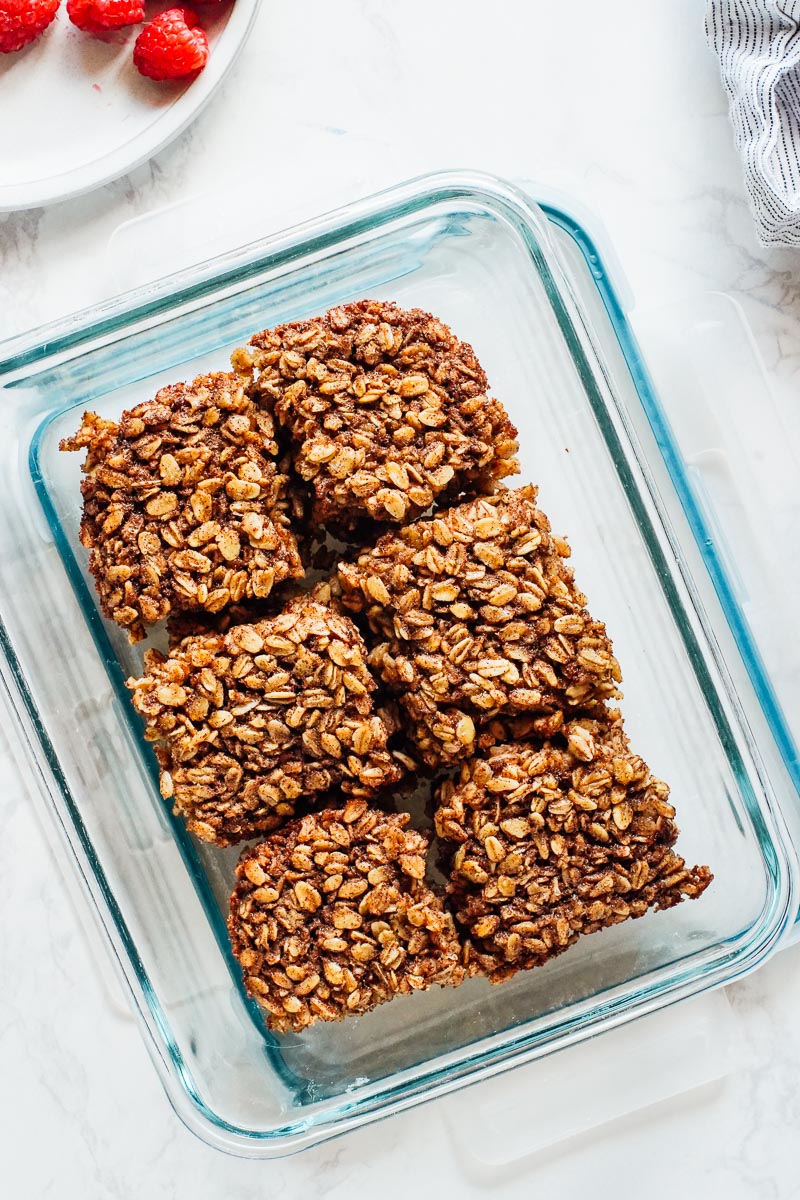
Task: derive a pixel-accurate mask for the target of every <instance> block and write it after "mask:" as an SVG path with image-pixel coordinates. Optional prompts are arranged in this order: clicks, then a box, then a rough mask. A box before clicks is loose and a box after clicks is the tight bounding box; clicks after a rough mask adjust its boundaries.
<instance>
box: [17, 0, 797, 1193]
mask: <svg viewBox="0 0 800 1200" xmlns="http://www.w3.org/2000/svg"><path fill="white" fill-rule="evenodd" d="M701 7H702V6H701V5H699V4H697V3H696V2H695V0H671V2H670V3H668V4H664V3H662V2H661V0H607V2H606V3H605V4H597V3H596V2H594V0H572V3H571V4H569V5H555V4H545V3H544V2H543V0H514V2H512V0H507V2H506V3H500V4H495V5H486V4H481V3H477V0H462V2H461V3H460V4H458V5H455V4H453V3H449V2H447V0H440V3H438V4H437V3H436V2H435V0H403V3H399V4H396V5H394V6H389V5H386V4H381V3H378V2H377V0H375V2H371V0H361V2H358V0H340V2H339V3H338V4H327V5H324V4H322V3H320V2H319V0H309V2H308V3H306V4H302V5H300V4H293V5H292V4H281V3H279V2H278V0H264V3H263V4H262V9H261V13H260V16H259V19H258V23H257V25H256V28H255V30H254V32H253V35H252V38H251V40H250V42H249V44H248V46H247V48H246V50H245V52H244V54H243V56H242V58H241V59H240V61H239V63H238V66H237V68H236V69H235V71H234V72H233V74H232V76H231V77H230V78H229V80H228V81H227V83H226V84H225V85H224V87H223V89H222V90H221V92H220V93H219V94H218V95H217V97H216V98H215V100H214V101H213V103H212V105H211V106H210V107H209V108H208V109H207V110H206V111H205V112H204V113H203V114H202V115H201V117H200V118H199V120H198V121H197V122H196V124H195V125H194V126H193V127H192V128H191V129H190V130H189V131H188V132H187V133H185V134H184V135H183V136H182V137H181V138H180V139H179V140H178V141H177V142H176V143H174V145H173V146H172V147H170V148H169V149H167V150H166V151H164V152H163V153H162V154H160V155H159V156H158V158H156V159H155V160H154V161H153V162H151V163H150V164H149V165H147V166H144V167H141V168H139V169H137V170H136V171H134V172H133V173H132V174H131V175H130V176H128V177H126V178H124V179H121V180H119V181H118V182H117V183H114V184H112V185H110V186H108V187H106V188H104V189H102V190H101V191H98V192H96V193H94V194H93V195H90V196H86V197H83V198H81V199H78V200H75V201H71V202H67V203H64V204H61V205H58V206H55V207H53V208H50V209H47V210H37V211H31V212H27V213H23V214H20V215H11V216H6V217H0V338H3V337H8V336H11V335H12V334H14V333H17V332H21V331H23V330H25V329H27V328H29V327H32V326H34V325H37V324H39V323H41V322H43V321H46V320H50V319H52V318H54V317H57V316H59V315H62V314H64V313H66V312H69V311H72V310H74V309H76V308H79V307H83V306H84V305H86V304H89V303H92V302H94V301H96V300H97V299H99V298H101V297H102V296H103V295H106V294H109V293H110V292H112V291H114V290H118V289H119V288H120V287H121V286H124V285H127V284H129V283H131V282H137V281H139V278H140V277H141V272H142V270H147V269H150V264H149V262H148V260H147V256H146V254H144V255H142V256H141V257H140V258H139V259H138V262H136V263H134V262H132V261H131V259H130V256H129V255H127V254H126V252H125V248H126V246H127V245H130V244H131V243H130V242H129V241H127V240H126V239H125V238H117V239H115V240H114V241H113V243H112V245H111V248H110V249H109V238H110V237H111V235H112V234H113V232H114V230H115V229H116V228H117V227H118V226H119V225H120V224H122V223H123V222H126V221H130V220H131V219H132V218H135V217H138V216H140V215H142V214H145V213H147V212H149V211H150V210H153V209H157V208H160V207H162V206H165V205H171V204H174V203H176V202H179V201H184V200H186V199H187V198H194V197H208V209H209V215H210V216H211V217H213V221H211V222H210V223H209V227H213V233H212V234H211V235H208V236H211V238H212V241H211V249H213V250H218V249H220V248H222V245H223V244H224V241H223V242H220V239H221V238H222V239H224V238H226V237H228V236H230V239H231V241H241V240H242V236H241V235H242V234H246V236H248V237H249V236H251V235H254V234H256V233H268V232H270V231H272V230H273V229H276V228H280V227H281V226H283V225H286V224H288V223H291V222H292V221H293V220H295V219H299V218H301V217H302V216H304V215H310V214H312V213H314V212H318V211H321V210H322V209H324V208H328V207H331V206H332V205H333V204H335V203H337V202H343V201H347V200H349V199H352V198H355V197H356V196H359V195H363V194H366V193H368V192H371V191H375V190H377V189H378V188H379V187H381V186H383V185H385V184H389V183H391V182H396V181H399V180H401V179H404V178H408V177H410V176H413V175H416V174H419V173H421V172H424V171H427V170H433V169H438V168H444V167H454V166H467V167H474V168H478V169H481V170H485V171H490V172H494V173H496V174H498V175H501V176H505V177H507V178H509V179H516V180H537V181H539V182H540V183H541V184H544V185H546V186H548V187H555V188H558V189H561V190H562V191H564V192H566V193H569V194H571V195H572V196H574V197H575V198H577V200H579V201H580V202H581V203H582V204H583V205H584V206H585V207H587V208H589V209H591V210H593V211H594V212H595V213H596V214H597V215H598V216H599V218H600V219H601V220H602V222H603V223H604V224H605V227H606V229H607V231H608V233H609V235H610V238H611V240H612V241H613V243H614V245H615V247H616V251H617V255H618V258H619V260H620V262H621V264H622V265H623V268H624V272H625V274H626V276H627V279H628V281H629V283H630V286H631V288H632V291H633V293H634V295H635V298H636V303H637V312H639V311H641V312H644V313H645V314H646V313H647V311H648V310H652V309H655V308H657V307H659V306H661V305H664V304H667V303H680V302H682V300H683V298H684V297H686V296H690V295H692V296H695V295H697V294H699V293H701V292H705V291H708V290H721V291H724V292H727V293H730V294H731V295H733V296H734V297H736V298H737V299H738V300H740V301H741V302H742V304H743V306H744V308H745V311H746V313H747V316H748V319H749V321H750V324H751V326H752V327H753V330H754V334H755V337H756V342H757V346H758V349H759V351H760V353H761V355H762V357H763V359H764V362H765V364H766V367H767V371H768V377H769V384H770V387H771V388H772V390H773V394H774V396H775V399H776V403H777V404H778V406H779V407H780V408H781V410H782V412H783V414H784V416H785V418H786V419H787V420H788V421H793V423H794V424H795V425H796V423H797V419H798V415H800V414H798V405H797V400H796V395H795V394H794V393H795V392H796V382H797V375H798V371H799V370H800V255H798V254H797V253H796V252H782V251H769V252H768V251H764V250H762V249H760V248H759V247H758V245H757V242H756V238H755V233H754V230H753V225H752V223H751V220H750V217H749V213H748V210H747V206H746V202H745V198H744V191H743V186H742V181H741V175H740V170H739V163H738V160H737V157H736V154H735V151H734V147H733V142H732V134H731V130H730V127H729V125H728V122H727V118H726V111H725V101H724V97H723V94H722V91H721V88H720V85H719V81H718V76H717V72H716V66H715V63H714V61H713V59H712V58H711V56H710V54H709V53H708V52H707V50H706V48H705V43H704V39H703V36H702V28H701V23H702V15H701ZM220 188H222V189H223V191H222V193H221V194H220ZM244 190H246V191H247V192H248V193H249V194H250V196H251V197H253V196H257V198H258V216H257V218H254V217H253V212H254V208H253V205H252V203H251V204H250V205H249V206H248V209H247V211H248V217H247V223H246V228H245V225H244V224H242V223H237V222H236V221H233V222H231V221H230V220H222V219H221V218H222V216H223V215H226V216H228V217H231V216H233V215H234V210H235V206H236V196H237V193H241V192H242V191H244ZM223 210H224V212H223ZM190 211H191V212H192V213H194V214H196V212H197V206H196V205H195V206H193V207H191V210H190ZM254 219H255V221H256V224H257V225H258V228H254V227H253V222H254ZM232 227H233V228H234V229H235V235H234V234H231V235H228V234H226V233H225V232H224V230H225V229H230V228H232ZM144 229H145V230H146V227H144ZM220 231H222V232H220ZM214 239H216V240H214ZM208 249H209V246H208V244H206V245H205V246H204V245H203V238H202V236H201V235H200V233H199V231H198V228H197V225H196V221H195V222H194V223H193V221H192V220H187V222H186V224H185V227H184V236H183V238H182V245H179V246H178V247H177V249H176V251H175V253H176V255H177V259H176V261H175V262H173V261H172V260H169V261H165V262H164V263H163V267H164V269H169V268H170V267H173V266H175V265H177V262H178V261H180V258H181V257H183V258H185V259H187V260H191V259H192V258H199V257H204V256H205V253H207V252H208ZM143 262H144V264H145V266H144V267H143V266H142V263H143ZM137 272H138V273H139V274H138V276H137ZM23 774H24V771H23ZM0 814H2V826H3V837H2V839H0V896H2V909H1V910H0V911H1V912H2V917H1V918H0V979H2V986H0V1130H2V1136H1V1137H0V1146H2V1152H3V1171H2V1178H3V1185H4V1186H3V1191H4V1194H7V1195H8V1196H9V1197H14V1200H39V1198H40V1197H45V1196H54V1197H58V1200H72V1198H73V1197H74V1200H94V1198H95V1197H97V1198H98V1200H100V1198H102V1200H122V1198H128V1197H130V1198H131V1200H140V1197H143V1196H147V1197H148V1200H168V1198H172V1197H184V1196H186V1197H188V1196H192V1197H194V1198H196V1200H211V1198H217V1197H219V1198H222V1197H224V1200H239V1198H244V1197H246V1196H247V1197H250V1196H253V1195H260V1196H261V1195H263V1196H267V1195H269V1196H270V1197H281V1196H286V1197H296V1196H297V1197H299V1196H304V1197H308V1198H309V1200H312V1198H313V1197H316V1196H320V1197H322V1196H326V1197H327V1196H330V1197H345V1196H352V1195H355V1194H364V1193H366V1192H367V1191H374V1192H375V1193H376V1194H381V1195H383V1196H385V1197H386V1198H387V1200H393V1198H394V1197H401V1196H402V1197H404V1196H407V1195H414V1196H419V1197H428V1196H430V1197H434V1196H438V1195H439V1194H448V1195H449V1194H454V1195H459V1196H465V1197H467V1196H469V1197H472V1196H481V1195H491V1194H495V1195H502V1196H504V1197H505V1196H508V1197H516V1196H520V1197H522V1196H529V1195H530V1194H532V1192H533V1191H534V1190H536V1191H537V1192H540V1193H545V1194H546V1193H549V1194H552V1195H555V1196H558V1197H559V1200H567V1198H569V1197H573V1196H574V1197H578V1196H583V1195H586V1194H592V1195H595V1196H601V1197H606V1196H608V1197H614V1198H615V1200H617V1198H619V1197H628V1196H631V1197H633V1196H639V1195H641V1194H646V1195H647V1196H648V1197H649V1198H650V1200H660V1198H661V1197H663V1198H664V1200H666V1198H667V1197H670V1198H671V1197H673V1196H674V1195H675V1194H676V1191H680V1192H684V1193H685V1194H688V1195H690V1196H696V1195H701V1194H707V1195H710V1196H713V1197H716V1196H725V1197H726V1200H738V1198H739V1197H742V1198H745V1197H747V1198H748V1200H749V1198H751V1197H764V1198H767V1197H769V1198H774V1197H779V1198H783V1197H791V1196H797V1195H800V1019H798V1014H800V947H795V948H794V949H790V950H787V951H784V952H783V953H782V954H781V955H780V956H778V957H776V958H775V959H773V960H772V961H771V962H770V963H769V964H768V965H767V966H766V967H764V968H762V969H761V970H760V971H758V972H757V973H756V974H755V975H753V976H751V977H750V978H749V979H747V980H745V981H743V982H741V983H738V984H736V985H733V986H732V987H730V988H729V989H728V992H727V995H728V998H729V1001H730V1006H731V1010H732V1016H733V1025H732V1028H733V1030H734V1040H735V1041H736V1043H737V1046H736V1047H735V1050H736V1053H734V1054H733V1056H732V1058H731V1059H730V1064H732V1066H733V1069H732V1070H726V1071H724V1072H722V1078H720V1079H718V1080H717V1082H713V1083H709V1084H706V1085H704V1086H702V1087H699V1088H695V1089H693V1090H691V1091H689V1092H683V1093H682V1094H679V1095H676V1096H673V1097H672V1098H671V1099H668V1100H665V1101H662V1102H660V1103H657V1104H653V1105H651V1106H650V1107H648V1108H645V1109H642V1110H640V1111H638V1112H636V1113H635V1114H634V1115H633V1116H628V1117H624V1118H620V1119H616V1120H612V1121H610V1122H606V1123H603V1124H600V1125H595V1127H594V1128H593V1129H591V1130H590V1131H589V1132H584V1133H582V1134H580V1135H578V1136H574V1137H570V1138H568V1139H565V1140H561V1141H559V1142H558V1143H557V1144H556V1145H554V1146H551V1147H550V1148H548V1149H546V1150H543V1151H541V1152H539V1153H537V1154H533V1155H528V1156H527V1157H523V1158H521V1159H519V1160H518V1161H515V1162H513V1163H511V1164H509V1165H506V1166H502V1167H499V1168H497V1167H490V1166H487V1165H485V1162H482V1161H481V1160H482V1158H483V1157H485V1156H482V1155H481V1154H480V1153H473V1151H472V1149H471V1147H470V1145H469V1139H466V1140H465V1139H461V1140H459V1138H458V1137H457V1136H455V1137H454V1136H453V1130H454V1128H456V1129H457V1127H458V1124H459V1113H463V1111H464V1110H463V1108H462V1109H459V1107H458V1105H457V1104H454V1101H453V1100H452V1099H446V1100H443V1101H439V1102H437V1103H435V1104H432V1105H427V1106H423V1107H422V1108H420V1109H417V1110H414V1111H412V1112H410V1113H407V1114H404V1115H402V1116H400V1117H397V1118H394V1119H392V1120H390V1121H387V1122H384V1123H382V1124H379V1125H375V1126H371V1127H369V1128H367V1129H366V1130H363V1131H361V1132H358V1133H356V1134H352V1135H350V1136H348V1137H346V1138H344V1139H342V1140H339V1141H337V1142H334V1143H331V1144H328V1145H326V1146H323V1147H320V1148H317V1149H314V1150H311V1151H308V1152H306V1153H304V1154H302V1155H300V1156H298V1157H295V1158H292V1159H285V1160H281V1161H273V1162H247V1161H242V1160H236V1159H232V1158H227V1157H225V1156H224V1155H222V1154H220V1153H219V1152H217V1151H214V1150H212V1149H209V1148H208V1147H207V1146H205V1145H203V1144H202V1143H201V1142H199V1141H198V1140H196V1139H195V1138H194V1137H193V1136H192V1135H191V1134H189V1133H188V1132H187V1131H186V1130H185V1129H184V1128H183V1126H182V1125H181V1124H180V1123H179V1121H178V1120H177V1118H176V1117H175V1116H174V1115H173V1113H172V1111H171V1110H170V1107H169V1104H168V1102H167V1100H166V1097H165V1095H164V1093H163V1091H162V1089H161V1085H160V1083H159V1081H158V1079H157V1077H156V1074H155V1072H154V1070H153V1068H152V1066H151V1064H150V1061H149V1059H148V1056H147V1053H146V1051H145V1048H144V1046H143V1044H142V1042H141V1040H140V1037H139V1034H138V1032H137V1030H136V1027H135V1026H134V1024H133V1022H132V1020H131V1019H130V1017H129V1016H128V1015H127V1013H126V1011H125V1009H124V1006H123V1005H122V1004H121V1002H118V1001H115V1000H114V999H113V996H112V992H110V991H109V988H108V986H107V984H106V983H105V982H104V980H103V972H102V970H101V969H100V967H99V959H100V955H101V954H102V951H101V950H100V949H99V948H98V945H97V939H96V935H94V934H89V935H88V936H87V934H86V933H85V931H84V922H83V919H82V914H80V913H78V912H77V911H76V910H75V909H74V908H73V906H72V904H71V902H70V901H69V899H68V897H67V892H66V890H65V886H64V883H63V881H62V879H61V876H60V873H59V871H58V869H57V868H55V869H54V868H53V852H52V850H51V849H50V848H49V843H48V841H47V840H46V838H45V836H44V833H43V830H42V828H41V826H40V823H39V821H40V818H39V816H38V815H37V809H36V808H35V807H34V806H32V805H31V803H30V801H29V799H28V797H27V794H26V791H25V788H24V781H23V779H22V777H21V775H20V774H19V773H18V769H17V768H16V767H15V766H14V764H13V763H12V760H11V758H10V755H9V754H8V753H7V752H6V753H3V752H2V750H0ZM686 1019H687V1018H686V1016H685V1015H684V1014H683V1012H682V1010H681V1008H677V1009H674V1010H672V1011H671V1012H670V1014H669V1022H670V1025H669V1036H674V1037H675V1038H679V1037H680V1031H681V1024H682V1022H683V1021H685V1020H686ZM586 1061H587V1063H588V1061H589V1060H588V1059H587V1060H586ZM575 1064H576V1078H577V1079H580V1078H581V1074H580V1073H581V1062H580V1060H579V1059H577V1058H576V1059H575ZM469 1095H471V1096H475V1097H476V1103H477V1102H479V1101H478V1097H479V1092H478V1091H473V1092H471V1093H469ZM462 1103H463V1101H462Z"/></svg>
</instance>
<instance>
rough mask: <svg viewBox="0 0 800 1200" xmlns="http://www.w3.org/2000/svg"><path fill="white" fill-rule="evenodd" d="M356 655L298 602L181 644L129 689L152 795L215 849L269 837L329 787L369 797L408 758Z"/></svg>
mask: <svg viewBox="0 0 800 1200" xmlns="http://www.w3.org/2000/svg"><path fill="white" fill-rule="evenodd" d="M365 659H366V648H365V646H364V643H363V641H362V639H361V635H360V634H359V633H358V630H357V629H356V627H355V626H354V624H353V622H352V621H351V620H350V619H349V617H346V616H341V615H339V614H337V613H334V612H332V611H331V610H330V609H328V608H325V607H324V606H323V605H321V604H318V603H317V602H316V601H314V600H311V599H309V598H306V597H300V598H297V599H295V600H293V601H291V602H290V603H289V604H288V605H287V607H286V608H285V610H284V611H283V612H281V613H279V614H278V615H277V616H275V617H270V618H266V619H265V620H263V621H257V622H255V623H254V624H251V625H235V626H233V627H231V628H230V629H228V630H227V632H224V633H222V632H221V633H205V634H196V635H192V634H190V635H189V636H188V637H186V638H185V639H184V640H183V641H182V642H181V643H179V644H178V645H177V646H174V647H173V648H172V649H171V650H170V653H169V657H166V658H165V657H164V655H163V654H161V653H160V652H159V651H156V650H149V651H148V652H147V653H146V654H145V661H144V667H145V673H144V675H143V676H142V677H141V678H138V679H129V680H128V687H129V688H130V689H131V692H132V694H133V704H134V707H135V708H136V710H137V712H138V713H140V714H141V716H143V717H144V719H145V721H146V723H147V729H146V737H147V738H148V740H151V741H154V742H156V743H157V755H158V759H159V762H160V764H161V792H162V795H163V796H164V798H165V799H171V800H172V801H173V803H174V805H175V811H176V813H179V814H181V815H182V816H183V817H184V818H185V819H186V822H187V825H188V828H189V830H190V831H191V832H192V833H194V834H196V835H197V836H198V837H200V838H202V839H203V840H204V841H208V842H216V843H217V845H220V846H225V845H230V844H232V843H234V842H238V841H242V840H244V839H245V838H250V837H253V836H257V835H259V834H263V833H266V832H268V831H269V830H272V829H275V828H277V827H278V826H280V825H281V824H283V823H284V822H285V821H287V820H288V819H289V818H290V817H292V816H293V815H294V814H295V811H296V809H297V807H298V806H299V805H301V803H303V802H305V803H309V802H312V801H314V800H315V799H318V798H319V796H321V795H323V794H324V793H326V792H328V791H329V790H330V789H331V788H334V787H339V788H341V789H342V791H344V792H346V793H349V794H351V795H356V796H366V797H371V796H373V795H375V794H376V793H377V792H379V791H380V790H381V788H384V787H387V786H388V785H391V784H394V783H396V782H397V781H398V780H399V779H400V777H401V775H402V774H403V772H404V769H405V766H406V765H407V764H408V762H409V760H408V759H407V758H406V757H405V755H403V754H402V752H400V751H397V752H396V753H392V752H391V751H390V750H389V749H388V745H387V744H388V740H389V737H390V735H391V733H392V732H393V728H392V724H391V719H390V717H388V715H387V717H386V718H385V717H384V715H383V714H382V713H381V712H379V711H378V710H377V708H376V704H375V698H374V693H375V689H376V683H375V680H374V679H373V677H372V675H371V674H370V672H369V670H368V668H367V666H366V662H365Z"/></svg>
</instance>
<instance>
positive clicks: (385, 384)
mask: <svg viewBox="0 0 800 1200" xmlns="http://www.w3.org/2000/svg"><path fill="white" fill-rule="evenodd" d="M233 364H234V367H235V368H236V369H237V370H238V371H240V372H241V373H242V374H243V376H244V377H245V378H247V379H251V380H252V382H251V383H250V388H251V393H252V395H253V396H254V397H257V398H259V399H260V400H261V401H262V402H264V401H266V402H267V406H268V407H269V408H270V410H271V411H273V412H274V414H275V417H276V419H277V421H278V422H279V423H280V425H282V426H283V427H284V428H285V429H286V430H287V431H288V433H289V436H290V438H291V441H292V446H293V455H294V466H295V469H296V471H297V472H298V474H299V475H300V477H301V478H302V479H304V480H306V481H307V482H308V483H310V484H311V485H312V487H313V492H314V507H313V518H314V520H315V521H318V522H321V523H323V524H328V523H330V524H331V525H333V526H334V527H340V528H352V527H353V526H354V525H356V524H357V523H358V522H359V521H360V520H362V519H363V518H370V519H372V520H374V521H381V522H387V521H388V522H392V523H400V522H404V521H411V520H413V519H414V518H415V517H417V516H419V515H420V514H421V513H423V512H424V511H425V510H426V509H427V508H429V507H430V505H431V503H432V502H433V501H434V500H435V498H436V497H437V496H439V495H440V494H441V493H443V492H449V493H450V494H453V495H458V494H460V493H468V494H474V493H475V492H480V491H486V490H492V488H493V485H494V483H495V482H496V481H497V480H499V479H502V478H503V477H504V476H506V475H512V474H515V473H516V472H517V471H518V470H519V465H518V463H517V459H516V452H517V448H518V446H517V440H516V437H517V431H516V429H515V428H514V426H513V425H512V424H511V422H510V420H509V419H508V415H507V414H506V411H505V409H504V408H503V406H502V404H500V402H499V401H498V400H494V399H490V398H489V397H488V396H487V395H486V389H487V381H486V376H485V374H484V372H483V368H482V367H481V365H480V363H479V362H478V360H477V358H476V357H475V354H474V353H473V350H472V347H471V346H469V345H467V344H466V343H464V342H460V341H459V340H458V339H457V338H456V337H455V335H454V334H453V333H452V332H451V330H450V329H448V327H447V326H446V325H444V324H443V323H442V322H441V321H439V320H437V319H436V318H435V317H432V316H431V315H430V313H426V312H422V311H421V310H420V309H416V308H415V309H412V310H411V311H405V310H404V309H401V308H398V307H397V305H395V304H389V303H383V302H381V301H377V300H362V301H360V302H359V303H357V304H347V305H343V306H341V307H339V308H333V309H331V311H330V312H329V313H327V314H326V315H325V316H324V317H318V318H315V319H312V320H308V321H297V322H295V323H293V324H290V325H282V326H279V327H278V328H277V329H271V330H269V329H268V330H264V332H263V333H258V334H256V335H255V337H253V338H251V340H250V343H249V345H248V346H247V347H246V348H244V349H242V350H239V351H237V352H236V353H235V354H234V356H233Z"/></svg>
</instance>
